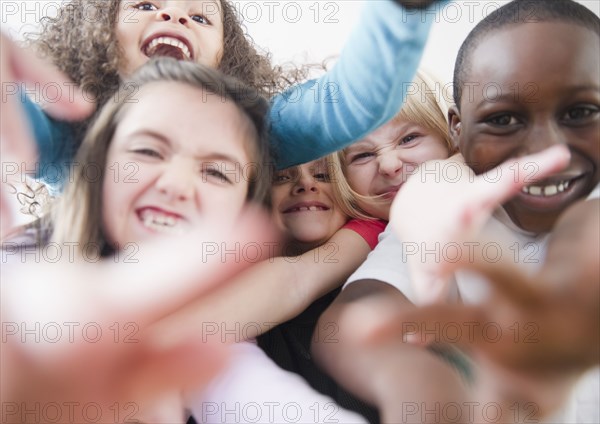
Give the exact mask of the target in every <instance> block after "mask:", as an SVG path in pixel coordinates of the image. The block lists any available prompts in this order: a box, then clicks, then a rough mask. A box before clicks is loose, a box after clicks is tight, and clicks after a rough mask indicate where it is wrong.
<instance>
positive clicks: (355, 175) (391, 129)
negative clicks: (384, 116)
mask: <svg viewBox="0 0 600 424" xmlns="http://www.w3.org/2000/svg"><path fill="white" fill-rule="evenodd" d="M448 154H449V151H448V146H447V143H446V141H445V140H444V139H443V138H442V137H440V136H439V135H437V134H436V133H435V132H434V131H430V130H428V129H426V128H424V127H421V126H420V125H417V124H415V123H413V122H409V121H405V120H400V119H394V120H392V121H390V122H388V123H387V124H385V125H383V126H382V127H380V128H379V129H377V130H376V131H374V132H373V133H371V134H370V135H368V136H367V137H366V138H364V139H363V140H361V141H359V142H357V143H355V144H353V145H352V146H350V147H348V148H347V149H346V150H344V158H345V159H344V161H345V163H346V177H347V179H348V183H349V184H350V187H352V189H353V190H354V191H356V192H357V193H358V194H360V195H362V196H369V197H375V199H372V200H369V201H366V200H363V201H359V206H360V207H361V208H362V209H363V210H364V211H365V212H367V213H368V214H369V215H371V216H374V217H376V218H379V219H383V220H386V221H387V220H388V219H389V215H390V207H391V205H392V201H393V200H394V197H395V196H396V193H398V190H399V189H400V187H401V186H402V184H404V182H405V181H406V179H407V178H408V177H409V176H410V175H411V174H412V173H413V172H414V171H415V169H416V167H417V166H418V165H420V164H421V163H423V162H426V161H428V160H433V159H444V158H447V157H448Z"/></svg>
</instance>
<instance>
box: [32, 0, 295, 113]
mask: <svg viewBox="0 0 600 424" xmlns="http://www.w3.org/2000/svg"><path fill="white" fill-rule="evenodd" d="M220 2H221V6H222V16H223V44H224V51H223V59H222V60H221V63H220V65H219V70H221V71H222V72H223V73H225V74H227V75H230V76H233V77H236V78H238V79H239V80H241V81H242V82H244V83H246V84H247V85H249V86H251V87H253V88H255V89H256V90H258V91H259V92H260V93H261V94H263V95H265V96H267V97H271V96H272V95H273V94H274V93H277V92H280V91H282V90H284V89H285V88H287V87H288V86H289V85H291V84H293V83H295V82H297V81H300V80H302V79H304V78H305V77H306V75H305V72H303V71H302V70H292V71H288V72H286V71H284V69H283V68H282V67H273V66H272V65H271V60H270V55H269V54H267V53H261V52H259V51H258V50H257V48H256V47H255V45H254V42H253V41H252V39H251V38H250V37H249V36H248V35H247V34H246V32H245V29H244V26H243V24H242V23H241V21H240V19H239V18H238V16H237V13H236V10H235V7H234V6H233V4H231V2H230V0H220ZM119 5H120V1H119V0H70V1H69V2H68V3H66V4H64V5H63V6H62V7H61V9H60V11H59V13H58V15H57V16H56V17H55V18H50V17H45V18H43V19H42V21H41V25H42V26H41V30H40V32H35V33H28V34H26V40H27V42H28V43H29V44H31V45H33V46H34V47H35V49H36V50H37V51H38V53H39V54H40V55H42V56H43V57H46V58H48V59H50V60H51V61H52V62H53V63H54V64H55V65H56V66H58V68H59V69H60V70H62V71H63V72H65V73H66V74H67V75H68V76H69V77H70V78H71V79H72V80H73V81H74V82H76V83H77V84H79V85H80V86H81V87H82V88H84V89H85V90H87V91H88V92H89V93H90V95H93V96H95V99H96V101H97V103H98V104H99V105H101V104H103V103H104V102H105V101H106V100H107V99H108V98H109V97H110V96H111V95H112V94H113V93H114V92H115V91H116V90H117V89H118V88H119V82H120V81H119V74H118V72H117V70H118V67H119V62H120V58H121V55H122V52H121V48H120V46H119V45H118V42H117V36H116V31H115V26H116V25H115V24H116V22H117V18H118V13H119Z"/></svg>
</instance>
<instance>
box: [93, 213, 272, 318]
mask: <svg viewBox="0 0 600 424" xmlns="http://www.w3.org/2000/svg"><path fill="white" fill-rule="evenodd" d="M272 234H273V231H272V228H271V226H270V225H269V224H268V217H267V216H266V214H265V213H262V212H261V213H259V212H257V211H253V212H250V213H249V214H246V215H244V217H242V218H241V220H240V222H239V224H238V225H237V226H235V227H234V228H226V227H225V226H219V225H218V224H216V223H212V225H211V226H210V228H207V227H205V226H202V228H199V229H197V230H195V231H194V232H193V233H190V234H188V235H186V236H185V237H179V238H177V240H170V241H167V240H162V241H161V243H160V245H153V246H143V245H140V246H139V252H137V253H136V257H137V259H139V260H138V262H137V263H120V264H118V265H117V266H113V265H110V266H109V267H107V269H106V270H105V272H106V275H107V277H106V278H105V279H104V280H105V281H108V282H110V283H108V284H105V285H103V286H102V291H103V292H104V293H103V295H106V296H108V298H107V300H108V301H109V302H111V303H113V304H114V305H115V306H118V305H119V304H121V305H122V306H123V310H124V311H127V313H128V314H130V315H131V316H132V317H135V319H136V320H138V322H139V324H140V325H143V323H144V322H148V323H149V322H154V321H156V320H157V319H160V318H162V317H164V316H166V315H168V314H170V313H172V312H174V311H175V310H177V309H179V308H181V307H183V306H184V305H185V304H187V303H190V302H192V301H194V300H196V299H197V298H198V297H200V296H202V295H203V294H205V293H206V292H207V291H208V290H210V289H211V288H213V287H214V286H215V285H216V284H219V283H222V282H224V281H226V280H227V279H228V278H230V277H232V276H233V275H234V274H235V273H237V272H239V271H241V270H242V269H243V268H245V267H247V266H249V265H252V264H254V263H257V262H260V261H261V260H263V259H264V258H265V257H266V255H267V254H268V251H269V246H272V245H273V243H271V242H272V241H273V237H272ZM124 262H126V261H124ZM153 265H154V266H153ZM125 283H126V284H125Z"/></svg>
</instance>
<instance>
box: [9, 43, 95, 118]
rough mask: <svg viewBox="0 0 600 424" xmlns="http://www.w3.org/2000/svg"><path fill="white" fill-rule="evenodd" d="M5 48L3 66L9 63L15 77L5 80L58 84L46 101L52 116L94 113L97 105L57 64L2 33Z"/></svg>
mask: <svg viewBox="0 0 600 424" xmlns="http://www.w3.org/2000/svg"><path fill="white" fill-rule="evenodd" d="M2 50H3V51H4V53H3V57H2V62H3V63H4V64H5V65H3V67H4V66H6V68H7V69H9V70H10V73H9V74H7V75H10V76H11V77H12V79H11V80H9V79H8V78H7V77H4V76H3V80H4V81H5V82H12V81H24V82H26V83H36V84H39V85H40V86H42V87H44V85H46V84H52V87H57V91H56V95H53V96H52V99H51V101H43V103H44V110H45V111H46V112H47V113H48V114H49V115H50V116H52V117H54V118H56V119H59V120H82V119H85V118H87V117H88V116H90V115H91V114H92V113H93V111H94V110H95V107H96V106H95V104H94V103H93V102H92V101H90V99H86V98H85V97H84V95H83V92H82V91H81V89H80V88H79V87H77V85H76V84H75V83H73V82H72V81H71V80H70V79H69V78H68V77H67V76H66V75H65V74H64V73H62V72H61V71H59V70H58V69H57V68H56V67H55V66H54V65H52V64H51V63H49V62H47V61H43V60H41V59H39V58H37V57H36V56H35V55H34V54H33V53H31V52H30V51H28V50H27V49H23V48H19V47H17V46H16V45H15V43H14V42H13V41H12V40H10V39H9V38H8V37H6V36H4V35H2ZM7 69H3V71H6V70H7ZM43 91H45V90H43ZM53 94H54V92H53ZM42 100H44V99H42ZM46 100H48V99H46Z"/></svg>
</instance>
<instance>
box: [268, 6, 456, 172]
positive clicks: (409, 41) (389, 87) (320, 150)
mask: <svg viewBox="0 0 600 424" xmlns="http://www.w3.org/2000/svg"><path fill="white" fill-rule="evenodd" d="M444 2H445V1H436V0H428V1H400V0H398V1H396V2H394V1H391V0H375V1H368V2H365V7H364V11H363V14H362V15H361V21H360V24H359V25H358V26H357V27H356V29H355V30H354V32H353V33H352V34H351V36H350V38H349V39H348V41H347V43H346V46H345V48H344V50H343V51H342V54H341V56H340V59H339V61H338V62H337V64H336V65H335V67H334V68H333V69H332V70H331V71H330V72H328V73H327V74H326V75H324V76H323V77H321V78H319V79H316V80H312V81H308V82H306V83H304V84H301V85H299V86H297V87H294V88H292V89H290V90H288V91H287V92H285V93H283V94H282V95H279V96H277V97H275V99H274V100H273V104H272V108H271V112H270V120H271V144H272V145H273V147H274V148H275V150H276V152H277V156H278V167H279V168H280V169H284V168H288V167H290V166H293V165H297V164H300V163H305V162H310V161H311V160H314V159H317V158H319V157H321V156H324V155H326V154H328V153H331V152H334V151H336V150H339V149H341V148H343V147H345V146H347V145H349V144H350V143H352V142H353V141H356V140H358V139H360V138H362V137H364V136H365V135H366V134H368V133H370V132H371V131H373V130H375V129H376V128H378V127H380V126H381V125H383V124H385V123H386V122H387V121H389V120H390V119H391V118H392V117H393V116H394V115H395V114H396V113H397V112H398V110H400V106H401V105H402V103H403V101H404V97H405V95H406V92H405V90H406V88H407V86H408V84H409V83H410V82H412V80H413V77H414V75H415V72H416V70H417V66H418V64H419V62H420V60H421V55H422V53H423V48H424V46H425V43H426V41H427V36H428V34H429V29H430V26H431V23H432V21H433V19H434V18H435V13H432V11H431V10H427V11H425V10H421V9H420V8H424V7H427V6H429V7H430V8H431V9H432V10H436V9H439V8H440V7H441V6H440V4H443V3H444Z"/></svg>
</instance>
